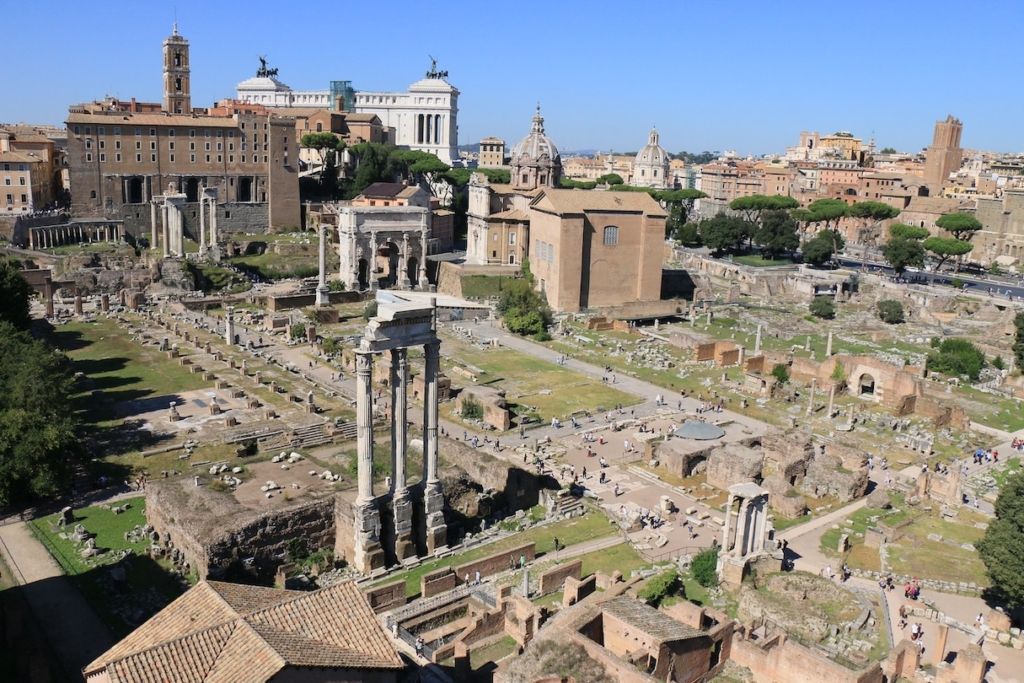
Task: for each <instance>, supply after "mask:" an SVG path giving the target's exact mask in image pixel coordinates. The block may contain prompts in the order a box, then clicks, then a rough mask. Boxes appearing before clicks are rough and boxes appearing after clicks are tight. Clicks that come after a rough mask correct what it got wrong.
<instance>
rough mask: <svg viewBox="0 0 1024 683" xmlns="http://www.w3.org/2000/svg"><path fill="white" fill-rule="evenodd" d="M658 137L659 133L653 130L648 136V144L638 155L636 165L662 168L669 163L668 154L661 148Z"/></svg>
mask: <svg viewBox="0 0 1024 683" xmlns="http://www.w3.org/2000/svg"><path fill="white" fill-rule="evenodd" d="M658 137H659V136H658V131H657V130H656V129H654V128H652V129H651V132H650V134H649V135H648V136H647V144H646V145H645V146H644V148H643V149H641V150H640V151H639V152H637V153H636V160H635V163H637V164H642V165H644V166H661V165H663V164H667V163H668V161H669V158H668V152H667V151H666V150H665V148H664V147H662V146H661V143H660V142H659V141H658Z"/></svg>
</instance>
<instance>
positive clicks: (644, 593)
mask: <svg viewBox="0 0 1024 683" xmlns="http://www.w3.org/2000/svg"><path fill="white" fill-rule="evenodd" d="M680 586H682V583H681V582H680V580H679V572H677V571H676V570H675V569H669V570H667V571H664V572H662V573H661V574H658V575H656V576H654V577H652V578H650V579H648V580H647V583H646V584H645V585H644V587H643V588H641V589H640V590H639V591H638V592H637V597H638V598H640V599H641V600H643V601H644V602H646V603H647V604H648V605H651V606H652V607H657V606H658V605H660V604H661V601H662V600H664V599H665V598H667V597H669V596H671V595H675V594H676V593H678V592H679V588H680Z"/></svg>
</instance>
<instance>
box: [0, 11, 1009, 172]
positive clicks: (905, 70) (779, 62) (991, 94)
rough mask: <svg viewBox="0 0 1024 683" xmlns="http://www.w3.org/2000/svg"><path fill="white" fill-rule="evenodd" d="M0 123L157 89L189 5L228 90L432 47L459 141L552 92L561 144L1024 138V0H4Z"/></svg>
mask: <svg viewBox="0 0 1024 683" xmlns="http://www.w3.org/2000/svg"><path fill="white" fill-rule="evenodd" d="M0 10H2V17H3V23H4V30H3V34H2V35H3V38H2V39H0V84H2V86H3V87H2V92H3V96H2V97H0V121H6V122H16V121H26V122H37V123H58V122H61V121H63V120H64V116H65V114H66V112H67V105H68V104H71V103H76V102H84V101H89V100H93V99H97V98H100V97H102V96H104V95H107V94H109V95H114V96H117V97H120V98H130V97H132V96H134V97H136V98H138V99H140V100H148V101H159V100H160V98H161V74H160V72H161V52H160V45H161V42H162V40H163V38H164V37H166V36H167V35H168V34H169V33H170V30H171V24H172V22H173V21H174V18H175V16H177V19H178V25H179V30H180V32H181V33H182V35H184V36H185V37H186V38H188V40H189V42H190V43H191V50H192V101H193V104H195V105H197V106H208V105H209V104H212V102H213V101H214V100H216V99H219V98H224V97H231V96H233V94H234V88H235V85H236V84H237V83H238V82H239V81H241V80H243V79H245V78H247V77H249V76H252V75H254V74H255V70H256V68H257V67H258V65H259V64H258V60H257V56H258V55H260V54H266V55H267V57H268V60H269V62H270V65H271V66H274V67H278V68H280V79H281V80H282V81H284V82H285V83H287V84H288V85H290V86H291V87H292V88H294V89H326V88H327V85H328V81H330V80H331V79H339V80H342V79H347V80H351V81H352V82H353V84H354V86H355V87H356V89H357V90H358V89H364V90H383V89H404V88H405V87H406V86H408V85H409V84H410V83H412V82H413V81H415V80H417V79H419V78H421V77H422V76H423V73H424V72H425V71H426V70H427V68H428V66H429V61H428V57H427V56H428V55H434V56H435V57H437V58H438V59H439V66H440V68H443V69H447V70H448V71H449V72H450V74H451V75H450V79H449V80H450V81H451V82H452V84H454V85H455V86H456V87H458V88H459V89H460V91H461V93H462V94H461V96H460V100H459V105H460V112H459V141H460V142H461V143H464V144H465V143H469V142H475V141H477V140H479V139H480V138H481V137H484V136H486V135H498V136H500V137H503V138H504V139H505V140H506V141H508V142H509V144H512V143H514V142H515V141H516V140H518V139H519V138H520V137H522V136H523V135H525V134H526V132H527V131H528V130H529V125H530V117H531V116H532V114H533V107H534V106H535V103H536V102H537V101H540V103H541V106H542V108H543V113H544V116H545V118H546V125H547V131H548V134H549V135H550V136H551V137H552V139H553V140H554V141H555V143H556V144H557V145H558V146H559V147H560V148H561V149H565V150H572V149H584V148H596V149H602V150H608V149H610V148H611V149H615V150H619V151H623V150H635V149H638V148H639V147H640V146H642V145H643V144H644V143H645V142H646V137H647V131H648V130H649V128H650V127H651V126H652V125H657V127H658V129H659V130H660V131H661V142H662V144H663V145H664V146H665V147H667V148H668V149H669V150H670V151H672V152H676V151H680V150H689V151H702V150H727V149H731V150H736V151H738V152H740V153H741V154H748V153H749V154H759V153H766V152H781V151H783V150H784V148H785V147H786V146H787V145H794V144H796V142H797V139H798V135H799V132H800V131H801V130H804V129H806V130H817V131H820V132H822V133H830V132H834V131H837V130H849V131H852V132H853V133H854V134H856V135H857V136H859V137H861V138H864V139H865V140H866V139H868V138H869V137H871V136H872V135H874V137H875V139H876V141H877V143H878V145H879V147H884V146H893V147H896V148H898V149H900V150H907V151H914V150H918V149H920V148H922V147H924V146H926V145H927V144H929V142H930V141H931V130H932V126H933V124H934V122H935V121H936V120H937V119H941V118H945V116H946V114H953V115H954V116H957V117H958V118H960V119H961V120H962V121H963V122H964V133H963V144H964V146H966V147H973V148H979V149H991V150H1000V151H1021V150H1024V142H1022V140H1021V121H1022V120H1024V88H1022V87H1021V75H1022V74H1024V68H1022V67H1024V51H1022V50H1021V43H1020V40H1021V36H1022V30H1024V3H1022V2H1018V1H1017V0H998V1H995V0H980V1H979V0H975V2H971V3H966V2H962V1H960V2H956V3H953V2H943V1H941V0H940V1H938V2H935V1H933V2H920V1H918V0H885V1H875V0H870V1H864V0H860V1H856V2H850V1H849V0H847V1H845V2H823V1H819V2H810V1H807V2H804V1H797V0H782V1H781V2H765V1H764V0H756V1H753V2H749V1H748V0H733V1H731V2H695V1H692V0H690V1H684V0H674V1H673V0H667V1H665V2H630V1H629V0H625V1H621V0H620V1H618V2H609V1H608V0H589V1H588V2H576V1H575V0H548V1H547V2H533V0H518V1H516V2H495V1H489V0H482V1H481V0H473V1H472V2H465V1H463V0H450V1H449V2H422V1H420V2H404V1H402V0H397V1H392V2H354V1H352V0H341V1H339V0H335V1H334V2H329V3H327V2H325V3H322V4H321V3H318V2H313V1H307V2H297V3H286V2H281V1H280V0H276V1H275V2H263V1H262V0H249V1H247V2H244V3H234V2H221V1H216V0H214V1H211V0H206V1H205V2H199V1H193V0H177V1H176V2H174V1H171V2H154V1H152V0H133V1H131V2H125V1H122V0H102V1H101V2H73V1H71V0H66V1H59V2H58V1H56V0H36V1H35V2H11V1H9V0H0Z"/></svg>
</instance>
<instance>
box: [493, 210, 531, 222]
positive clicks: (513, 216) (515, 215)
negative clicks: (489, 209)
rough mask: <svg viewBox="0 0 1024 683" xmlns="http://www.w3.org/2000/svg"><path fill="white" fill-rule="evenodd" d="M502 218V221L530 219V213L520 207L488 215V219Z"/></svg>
mask: <svg viewBox="0 0 1024 683" xmlns="http://www.w3.org/2000/svg"><path fill="white" fill-rule="evenodd" d="M492 218H493V219H494V220H502V221H528V220H530V214H528V213H527V212H525V211H520V210H519V209H508V210H506V211H499V212H498V213H492V214H491V215H490V216H488V217H487V220H491V219H492Z"/></svg>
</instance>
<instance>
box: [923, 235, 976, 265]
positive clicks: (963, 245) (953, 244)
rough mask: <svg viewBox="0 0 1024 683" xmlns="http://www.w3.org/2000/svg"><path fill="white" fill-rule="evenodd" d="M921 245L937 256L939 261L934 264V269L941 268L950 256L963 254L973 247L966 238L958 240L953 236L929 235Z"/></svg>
mask: <svg viewBox="0 0 1024 683" xmlns="http://www.w3.org/2000/svg"><path fill="white" fill-rule="evenodd" d="M921 246H923V247H924V248H925V250H926V251H929V252H931V253H933V254H935V255H936V256H937V257H938V258H939V262H938V263H937V264H936V265H935V270H936V271H938V270H941V269H942V265H943V264H944V263H945V262H946V261H948V260H949V259H950V258H952V257H954V256H956V257H959V256H963V255H964V254H967V253H969V252H970V251H971V250H972V249H974V245H973V244H971V243H970V242H968V241H966V240H958V239H956V238H955V237H929V238H928V239H926V240H925V241H924V242H922V243H921Z"/></svg>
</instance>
